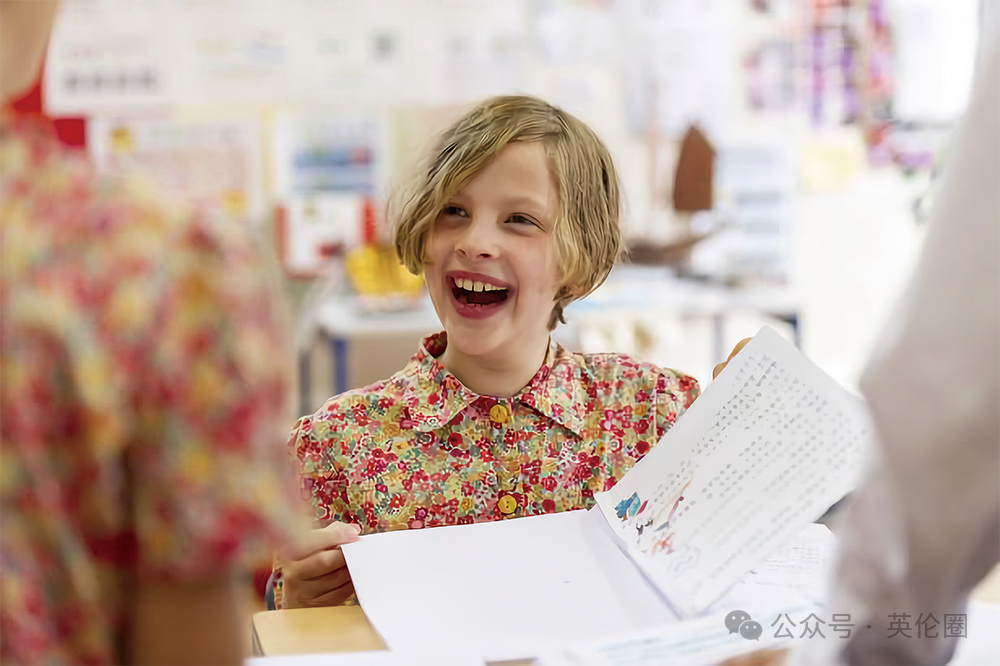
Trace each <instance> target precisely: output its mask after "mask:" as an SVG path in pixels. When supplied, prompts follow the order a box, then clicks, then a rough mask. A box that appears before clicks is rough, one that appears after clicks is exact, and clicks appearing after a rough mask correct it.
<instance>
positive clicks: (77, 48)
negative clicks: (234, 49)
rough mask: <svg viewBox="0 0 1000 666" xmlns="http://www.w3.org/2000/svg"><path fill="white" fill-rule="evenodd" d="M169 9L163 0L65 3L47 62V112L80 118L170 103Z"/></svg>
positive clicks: (58, 16)
mask: <svg viewBox="0 0 1000 666" xmlns="http://www.w3.org/2000/svg"><path fill="white" fill-rule="evenodd" d="M170 12H171V8H170V6H169V3H164V2H163V0H148V1H146V2H122V1H121V0H119V1H117V2H116V1H115V0H88V1H87V2H66V3H63V5H62V7H61V8H60V10H59V13H58V14H57V15H56V22H55V25H54V26H53V32H52V39H51V42H50V47H49V52H48V56H47V60H46V66H45V80H44V84H43V86H44V96H45V106H46V108H45V110H46V112H47V113H48V114H49V115H52V116H76V115H90V114H95V113H107V112H122V111H129V110H135V109H137V108H149V107H154V106H158V105H163V104H165V103H167V102H168V101H170V99H171V95H172V87H171V86H172V84H173V82H174V80H175V77H174V75H173V69H172V67H173V63H174V59H173V58H171V57H169V55H170V54H169V52H168V47H169V43H168V33H167V31H166V30H164V25H165V23H168V22H169V15H170Z"/></svg>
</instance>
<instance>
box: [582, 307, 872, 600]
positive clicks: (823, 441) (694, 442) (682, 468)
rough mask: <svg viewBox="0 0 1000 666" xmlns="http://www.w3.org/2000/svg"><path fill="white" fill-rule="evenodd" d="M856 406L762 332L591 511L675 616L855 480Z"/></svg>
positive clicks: (859, 452) (859, 430)
mask: <svg viewBox="0 0 1000 666" xmlns="http://www.w3.org/2000/svg"><path fill="white" fill-rule="evenodd" d="M869 433H870V424H869V421H868V416H867V412H866V410H865V408H864V405H863V404H862V403H861V401H860V400H859V399H857V398H856V397H854V396H852V395H851V394H849V393H848V392H847V391H846V390H844V389H843V388H842V387H840V386H839V385H838V384H836V382H834V381H833V380H832V379H831V378H830V377H829V376H827V375H826V374H824V373H823V372H822V371H821V370H820V369H819V368H817V367H816V366H815V365H813V364H812V363H811V362H810V361H809V360H808V359H806V358H805V357H804V356H802V355H801V354H800V353H799V352H798V351H797V350H796V349H795V348H794V347H793V346H792V345H791V344H789V343H788V342H787V341H785V340H784V339H782V338H781V337H780V336H779V335H778V334H777V333H775V332H774V331H773V330H771V329H770V328H767V327H764V328H763V329H761V331H760V332H759V333H758V334H757V335H756V336H755V337H754V339H753V340H752V341H751V342H750V343H749V344H748V345H747V346H746V347H745V348H744V349H743V350H742V351H741V352H740V353H739V354H738V355H737V356H736V357H735V358H734V359H733V360H732V361H730V363H729V365H728V366H727V367H726V369H725V371H724V372H723V373H722V374H720V375H719V377H718V378H717V379H716V380H715V381H714V382H713V383H712V384H710V385H709V386H708V388H707V389H706V391H705V392H704V394H702V395H701V396H700V397H699V398H698V400H696V401H695V403H694V404H693V405H692V406H691V408H690V409H689V410H688V411H687V413H685V414H684V416H683V417H682V418H680V419H679V420H678V421H677V424H676V425H675V426H674V427H673V428H672V429H671V430H670V431H669V432H668V433H667V435H666V436H665V437H664V438H663V440H662V441H661V442H660V443H659V444H658V445H657V446H656V447H655V448H654V449H653V451H652V452H651V453H650V454H649V455H647V456H646V457H645V458H644V459H643V460H642V461H640V463H639V464H638V465H636V466H635V467H634V468H633V469H632V470H631V471H629V473H628V474H626V475H625V476H624V477H623V478H622V480H621V481H619V482H618V483H617V485H615V487H614V488H612V489H611V490H610V491H608V492H606V493H600V494H598V495H596V499H597V502H598V505H599V506H600V507H601V509H602V510H603V512H604V515H605V516H606V518H607V520H608V523H609V524H610V525H612V526H613V529H614V531H615V533H616V535H617V537H618V538H619V539H620V540H621V542H622V544H623V547H625V548H627V550H628V552H629V555H630V556H631V557H632V558H633V560H634V561H635V562H636V563H637V564H638V565H639V566H640V567H641V568H642V569H643V571H644V572H645V573H646V575H647V576H648V577H649V578H650V579H651V580H652V581H654V582H655V583H656V585H658V586H659V588H660V589H661V590H663V592H664V594H666V595H667V596H668V597H669V599H670V601H671V603H672V604H673V605H674V607H675V608H676V609H677V610H678V612H680V613H681V614H683V615H685V616H694V615H698V614H700V613H701V612H702V611H704V610H705V609H706V608H708V607H709V606H710V605H711V604H712V602H714V601H715V600H717V599H718V598H719V597H721V596H722V595H723V594H724V593H725V592H726V590H728V589H729V588H730V587H732V586H733V584H735V583H736V582H737V581H738V580H739V579H740V578H742V577H743V576H744V574H746V572H748V571H749V570H750V569H752V568H753V567H754V565H755V564H756V563H757V562H758V561H759V558H760V555H759V554H760V553H761V552H770V551H773V550H774V549H775V548H778V547H779V546H781V545H782V544H783V543H785V542H787V540H788V539H789V538H790V537H792V536H793V535H794V534H796V533H797V532H798V531H799V530H801V529H802V528H803V527H804V526H805V525H806V524H808V523H810V522H812V521H815V520H816V519H818V518H819V517H820V516H821V515H822V514H823V513H824V512H825V511H826V510H827V509H828V508H829V507H830V506H831V505H832V504H834V503H835V502H836V501H838V500H839V499H841V498H842V497H843V496H844V495H845V494H846V493H848V492H849V491H850V490H851V489H852V488H853V487H854V486H855V485H856V483H857V480H858V477H859V475H860V472H861V469H862V466H863V464H864V453H865V450H866V448H867V447H866V445H867V443H868V440H869Z"/></svg>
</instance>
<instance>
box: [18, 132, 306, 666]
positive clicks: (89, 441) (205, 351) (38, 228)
mask: <svg viewBox="0 0 1000 666" xmlns="http://www.w3.org/2000/svg"><path fill="white" fill-rule="evenodd" d="M0 139H2V144H0V251H2V261H0V359H2V366H3V372H2V374H0V500H2V512H3V515H2V520H3V530H2V533H0V566H2V571H3V574H2V575H3V578H2V581H0V583H2V585H0V602H2V603H0V662H2V663H17V664H31V663H63V664H65V663H125V660H126V659H127V655H126V654H124V653H123V646H124V645H125V640H126V636H125V632H126V628H127V626H128V621H129V619H130V618H129V617H128V608H129V606H128V603H129V598H130V594H131V592H132V590H133V588H132V585H133V584H134V582H135V581H140V582H141V581H143V580H151V579H156V580H162V581H179V580H193V579H202V578H205V577H210V576H221V575H225V574H227V573H228V572H229V570H230V569H231V568H232V567H234V566H238V565H239V566H242V565H243V564H244V563H247V564H250V563H257V562H260V559H261V558H262V557H263V558H266V557H267V556H268V554H269V550H270V546H271V545H272V544H273V543H274V539H275V538H277V537H278V536H279V535H282V534H284V533H285V530H288V529H294V528H295V527H296V526H297V527H298V529H300V530H301V529H307V528H308V517H307V516H305V515H301V520H302V521H303V522H302V523H301V524H297V523H296V521H295V520H294V519H293V518H294V512H298V513H300V514H305V512H304V511H303V510H302V506H301V502H300V501H299V500H298V499H297V498H296V497H295V483H294V476H292V475H287V476H286V478H284V479H283V478H281V476H280V475H279V473H278V472H277V470H282V469H284V470H286V471H287V463H286V462H285V461H287V456H286V454H285V450H284V447H283V446H282V443H283V442H284V440H285V434H286V433H285V431H284V427H286V426H282V425H281V421H282V420H283V418H286V417H287V412H285V410H284V409H283V405H284V404H286V398H287V395H288V393H287V392H288V390H289V387H290V381H289V380H290V377H289V376H287V373H288V372H289V369H290V368H292V367H293V364H292V363H291V359H290V356H288V355H287V354H286V353H285V351H286V349H285V337H286V334H285V328H284V327H283V326H282V324H283V323H284V317H283V316H279V315H280V314H281V310H280V308H276V306H275V302H274V301H273V300H272V294H273V293H275V292H274V291H273V289H272V286H273V283H271V282H270V281H269V279H266V278H265V276H264V274H262V272H261V265H262V262H261V259H260V256H259V253H258V252H257V249H256V248H255V246H254V244H253V243H252V242H251V239H250V237H249V234H248V232H247V230H246V229H245V228H240V227H238V226H235V225H232V224H230V225H229V226H225V225H224V224H217V223H215V222H213V221H212V220H209V219H206V218H205V217H203V216H200V215H197V214H195V213H193V212H184V211H182V210H181V209H179V208H178V209H172V208H168V207H165V206H164V205H163V202H162V201H161V200H160V199H159V198H158V197H157V196H156V195H155V194H154V193H152V192H151V191H150V190H149V189H148V188H146V187H145V186H144V185H142V184H139V183H137V182H136V183H126V182H122V181H110V180H105V179H102V178H100V177H98V176H96V175H95V174H94V172H93V170H92V169H91V168H90V166H89V165H88V164H87V163H86V162H85V161H84V160H83V159H82V158H81V157H80V156H74V155H71V154H68V153H65V152H63V149H62V147H61V146H59V145H58V143H57V142H56V141H55V140H54V138H53V137H52V136H51V135H50V134H49V133H48V132H47V131H46V129H45V128H44V126H42V125H40V124H36V123H35V122H30V121H25V120H23V119H16V120H15V119H11V118H3V119H2V124H0ZM285 424H287V421H285ZM251 558H253V559H251ZM181 640H182V639H181Z"/></svg>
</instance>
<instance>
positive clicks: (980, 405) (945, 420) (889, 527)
mask: <svg viewBox="0 0 1000 666" xmlns="http://www.w3.org/2000/svg"><path fill="white" fill-rule="evenodd" d="M993 18H994V19H996V18H997V17H996V15H994V16H993ZM998 36H1000V20H993V21H991V22H990V23H989V25H988V30H985V31H984V33H983V37H984V38H985V50H984V53H983V56H982V59H981V60H980V62H979V63H978V65H979V67H978V71H977V73H976V80H975V84H974V86H973V92H972V96H971V99H970V102H969V107H968V109H967V111H966V114H965V117H964V118H963V120H962V123H961V125H960V127H959V129H958V134H957V136H956V142H955V147H954V152H953V153H952V157H951V159H950V162H949V164H948V165H947V167H946V169H945V175H944V181H943V183H942V185H941V189H940V193H939V194H938V201H937V202H936V205H935V209H934V211H933V212H932V218H931V220H932V221H931V227H930V229H929V230H928V234H927V238H926V241H925V244H924V251H923V254H922V256H921V258H920V261H919V264H918V266H917V269H916V273H915V274H914V276H913V278H912V279H911V282H910V285H909V289H908V291H907V292H906V294H905V295H904V298H903V300H902V303H901V304H900V308H899V310H897V312H896V313H895V316H894V317H893V319H892V321H891V326H890V327H889V329H888V330H886V331H885V332H884V333H883V338H882V340H881V342H880V346H879V347H878V349H877V350H876V353H875V355H874V357H873V359H872V360H871V362H870V364H869V366H868V368H867V370H866V372H865V375H864V377H863V378H862V390H863V392H864V394H865V396H866V398H867V399H868V402H869V405H870V407H871V410H872V415H873V417H874V420H875V425H876V429H877V432H878V436H879V440H880V447H879V449H878V451H877V456H876V462H875V464H874V465H873V468H872V469H871V471H870V472H869V474H868V477H867V478H866V480H865V482H864V483H863V484H862V486H861V488H860V489H859V492H858V494H857V497H856V499H855V500H854V502H853V505H852V506H851V507H850V509H849V510H848V514H847V516H846V519H845V521H844V524H843V528H842V530H840V532H839V536H840V541H841V546H840V561H839V563H838V567H837V571H836V574H835V578H834V581H833V584H832V586H831V588H830V590H831V591H830V599H829V601H828V603H827V610H826V612H825V614H824V617H830V616H831V615H832V614H833V613H838V614H848V615H850V620H848V621H849V622H851V623H853V624H854V629H853V630H852V633H851V637H850V638H849V639H846V640H845V639H842V638H837V637H830V638H827V639H826V640H810V641H805V642H803V644H802V646H801V647H802V650H801V652H800V651H798V649H796V650H795V651H794V652H792V654H791V655H783V654H781V653H778V652H772V653H770V659H767V658H766V657H767V656H768V655H762V654H760V653H758V654H755V655H753V656H752V657H750V658H741V659H734V660H731V662H729V663H733V664H736V663H743V664H765V663H780V662H782V661H787V662H789V663H794V664H810V665H812V664H914V665H917V664H919V665H922V664H945V663H947V662H948V661H949V660H950V659H951V657H952V655H953V654H954V651H955V648H956V644H957V641H958V640H959V639H958V638H955V637H948V634H947V632H946V626H945V622H944V621H945V617H944V616H945V615H946V614H952V615H954V614H963V613H965V612H966V606H967V601H968V597H969V594H970V592H971V591H972V589H973V588H974V587H975V586H976V585H977V584H978V583H979V582H980V581H981V580H983V578H985V577H986V576H987V574H988V573H989V572H990V570H991V569H992V567H993V566H994V565H996V563H997V562H998V560H1000V414H998V407H1000V192H998V184H1000V48H998V47H1000V44H998V40H997V38H998ZM930 396H933V408H929V403H928V402H927V398H928V397H930ZM893 621H896V622H898V624H896V625H895V626H896V627H906V628H907V632H908V633H902V634H900V633H897V634H896V635H892V634H893V631H892V628H891V626H890V624H891V622H893ZM922 621H923V622H922ZM921 622H922V627H923V628H924V629H925V630H924V631H918V628H917V624H918V623H921ZM903 623H905V624H903ZM935 623H936V625H937V626H936V627H935V626H934V624H935ZM869 624H870V625H871V629H868V628H867V625H869ZM890 635H892V637H890ZM998 663H1000V660H998Z"/></svg>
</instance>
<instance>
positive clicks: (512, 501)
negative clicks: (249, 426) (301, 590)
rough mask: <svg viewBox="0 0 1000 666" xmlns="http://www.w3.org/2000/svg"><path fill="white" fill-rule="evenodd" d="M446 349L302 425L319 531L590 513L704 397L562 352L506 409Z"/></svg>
mask: <svg viewBox="0 0 1000 666" xmlns="http://www.w3.org/2000/svg"><path fill="white" fill-rule="evenodd" d="M446 345H447V337H446V334H444V333H439V334H437V335H434V336H430V337H428V338H426V339H425V340H424V342H423V344H422V345H421V348H420V349H419V351H418V352H417V354H416V355H415V356H414V357H413V358H412V360H411V361H410V363H409V364H408V365H407V366H406V368H404V369H403V371H402V372H399V373H398V374H396V375H395V376H393V377H392V378H390V379H388V380H386V381H383V382H379V383H377V384H374V385H373V386H369V387H368V388H365V389H361V390H356V391H349V392H347V393H344V394H342V395H339V396H336V397H334V398H331V399H330V400H329V401H328V402H327V403H326V404H325V405H324V406H323V407H322V408H321V409H320V410H319V411H318V412H316V413H315V414H313V415H312V416H308V417H305V418H303V419H301V420H300V421H299V424H298V426H297V428H296V429H295V430H294V431H293V432H292V436H291V439H290V441H289V446H290V448H291V451H292V453H293V455H294V456H295V457H296V458H297V459H298V463H299V466H300V470H301V474H302V490H303V495H304V496H305V497H306V498H308V500H309V501H311V503H312V507H313V512H314V517H315V519H317V520H318V521H322V522H327V521H331V520H339V521H343V522H349V523H358V524H360V525H361V526H362V528H363V530H364V533H368V532H381V531H386V530H396V529H407V528H410V529H414V528H422V527H435V526H438V525H455V524H464V523H472V522H479V521H485V520H501V519H504V518H514V517H518V516H530V515H536V514H541V513H551V512H554V511H567V510H572V509H586V508H590V507H591V506H593V504H594V499H593V497H594V493H595V492H600V491H604V490H608V489H609V488H611V486H613V485H614V483H615V481H617V480H618V479H620V478H621V477H622V475H623V474H625V472H627V471H628V470H629V469H630V468H631V467H632V466H633V465H634V464H635V463H636V462H637V461H638V460H639V459H641V458H642V456H643V455H645V454H646V453H647V452H649V450H650V448H652V447H653V446H654V445H655V444H656V443H657V442H658V441H659V440H660V438H661V437H663V435H664V433H665V432H666V431H667V430H668V429H669V428H670V426H671V425H672V424H673V423H674V421H675V420H676V419H677V417H678V416H680V415H681V414H682V413H683V412H684V410H685V409H687V407H688V406H689V405H690V404H691V403H692V402H693V401H694V399H695V398H696V397H697V396H698V383H697V381H696V380H694V379H693V378H691V377H689V376H687V375H684V374H682V373H679V372H676V371H673V370H665V369H660V368H657V367H655V366H652V365H650V364H647V363H638V362H636V361H633V360H632V359H630V358H628V357H627V356H622V355H618V354H595V355H587V356H585V355H581V354H571V353H569V352H568V351H566V350H565V349H563V348H562V347H560V346H558V345H552V346H551V347H550V349H549V352H548V356H547V358H546V361H545V363H544V364H543V365H542V367H541V368H540V369H539V371H538V373H537V374H536V375H535V376H534V378H533V379H532V380H531V381H530V382H529V383H528V385H527V386H526V387H525V388H524V389H522V390H521V391H520V392H519V393H518V394H517V395H515V396H513V397H511V398H507V399H500V400H498V399H495V398H490V397H486V396H481V395H477V394H475V393H473V392H472V391H470V390H469V389H467V388H466V387H465V386H463V385H462V384H461V382H459V380H458V379H457V378H456V377H455V376H454V375H452V374H451V373H450V372H448V371H447V370H446V369H445V368H444V366H442V365H441V363H440V362H439V361H438V360H437V358H438V357H439V356H440V355H441V354H442V353H443V352H444V350H445V347H446ZM279 574H280V572H279ZM276 579H277V580H276V582H277V586H276V588H277V589H276V597H277V599H278V603H279V604H280V597H281V580H280V575H279V576H277V577H276Z"/></svg>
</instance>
